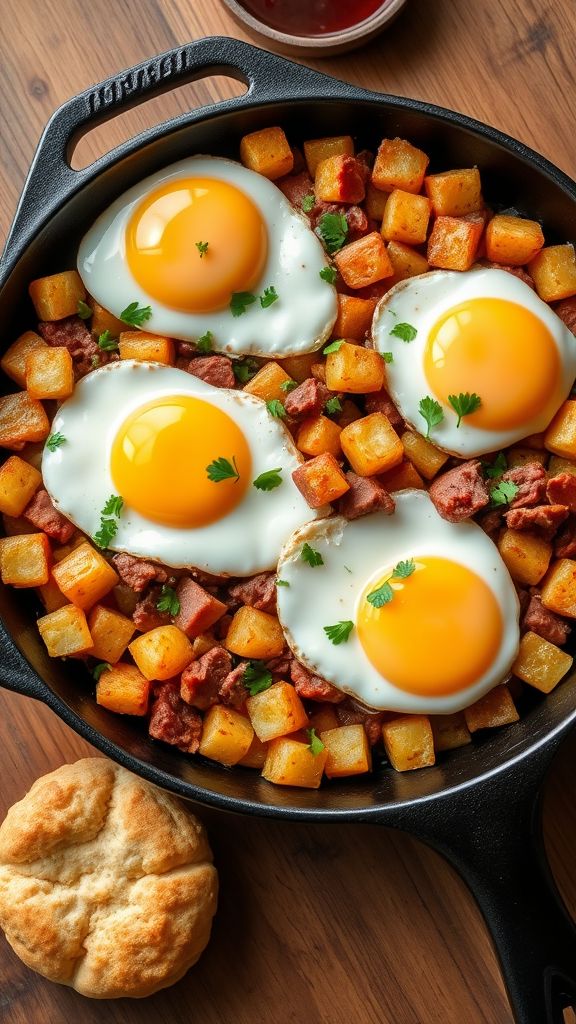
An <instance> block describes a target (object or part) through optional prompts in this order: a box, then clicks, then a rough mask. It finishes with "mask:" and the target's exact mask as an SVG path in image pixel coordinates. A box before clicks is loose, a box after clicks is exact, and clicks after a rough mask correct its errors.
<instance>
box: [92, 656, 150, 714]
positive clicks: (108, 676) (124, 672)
mask: <svg viewBox="0 0 576 1024" xmlns="http://www.w3.org/2000/svg"><path fill="white" fill-rule="evenodd" d="M90 653H92V652H90ZM150 690H151V686H150V683H149V681H148V680H147V679H145V678H144V676H143V675H142V673H141V672H140V671H139V670H138V669H137V668H136V666H135V665H128V664H123V663H122V662H120V664H119V665H112V666H111V667H110V668H109V669H105V670H104V672H102V673H101V675H100V678H99V680H98V682H97V683H96V703H97V704H100V705H101V706H102V707H103V708H107V709H108V711H114V712H116V714H117V715H140V716H142V715H145V714H146V712H147V711H148V701H149V699H150Z"/></svg>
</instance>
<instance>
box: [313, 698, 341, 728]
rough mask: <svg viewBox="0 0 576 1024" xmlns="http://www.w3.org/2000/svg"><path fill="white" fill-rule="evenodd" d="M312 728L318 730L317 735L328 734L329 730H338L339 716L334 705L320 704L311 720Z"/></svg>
mask: <svg viewBox="0 0 576 1024" xmlns="http://www.w3.org/2000/svg"><path fill="white" fill-rule="evenodd" d="M309 723H310V728H311V729H315V730H316V735H317V736H319V735H320V733H321V732H327V731H328V729H337V728H338V726H339V725H340V722H339V721H338V715H337V714H336V711H335V710H334V705H333V704H319V705H318V706H317V708H316V710H315V711H313V712H312V714H311V715H310V718H309Z"/></svg>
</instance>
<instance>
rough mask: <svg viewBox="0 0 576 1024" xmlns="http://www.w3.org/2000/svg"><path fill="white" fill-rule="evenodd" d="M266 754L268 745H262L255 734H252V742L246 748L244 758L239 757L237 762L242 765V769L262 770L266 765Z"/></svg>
mask: <svg viewBox="0 0 576 1024" xmlns="http://www.w3.org/2000/svg"><path fill="white" fill-rule="evenodd" d="M267 753H268V744H267V743H262V740H259V739H258V737H257V735H256V733H255V732H254V733H253V736H252V742H251V744H250V746H249V747H248V750H247V752H246V753H245V754H244V757H241V758H240V760H239V761H238V762H237V763H238V764H241V765H243V767H244V768H260V769H262V768H263V767H264V765H265V763H266V755H267Z"/></svg>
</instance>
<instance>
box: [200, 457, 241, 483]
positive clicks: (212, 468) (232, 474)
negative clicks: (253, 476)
mask: <svg viewBox="0 0 576 1024" xmlns="http://www.w3.org/2000/svg"><path fill="white" fill-rule="evenodd" d="M206 473H207V474H208V479H209V480H211V481H212V483H213V484H219V483H222V480H234V482H235V483H236V482H237V481H238V480H239V479H240V473H239V472H238V466H237V465H236V458H235V457H234V456H232V462H230V461H229V460H228V459H225V458H220V459H214V462H211V463H210V465H209V466H206Z"/></svg>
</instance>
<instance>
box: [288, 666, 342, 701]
mask: <svg viewBox="0 0 576 1024" xmlns="http://www.w3.org/2000/svg"><path fill="white" fill-rule="evenodd" d="M290 677H291V679H292V682H293V683H294V689H295V690H296V693H297V694H298V696H299V697H302V698H303V699H304V700H317V701H323V702H324V703H326V702H327V703H329V704H340V703H341V702H342V701H343V700H344V696H345V695H344V694H343V693H342V691H341V690H337V689H336V687H335V686H333V685H332V683H329V682H328V680H327V679H323V678H322V676H315V675H314V674H313V673H312V672H310V671H309V670H308V669H307V668H304V665H301V664H300V662H299V661H297V660H296V658H294V659H293V661H292V664H291V665H290Z"/></svg>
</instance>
